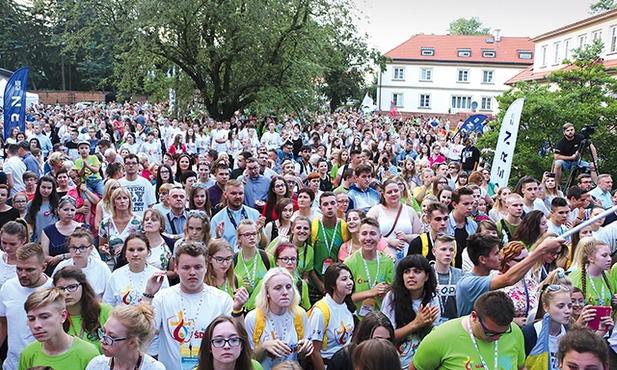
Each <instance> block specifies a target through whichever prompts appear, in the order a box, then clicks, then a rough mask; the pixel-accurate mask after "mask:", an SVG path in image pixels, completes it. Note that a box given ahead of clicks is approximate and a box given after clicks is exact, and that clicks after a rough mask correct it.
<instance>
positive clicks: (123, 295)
mask: <svg viewBox="0 0 617 370" xmlns="http://www.w3.org/2000/svg"><path fill="white" fill-rule="evenodd" d="M155 271H160V270H159V269H157V268H156V267H153V266H150V265H146V267H145V268H144V270H143V271H142V272H138V273H135V272H131V269H130V268H129V265H125V266H122V267H120V268H119V269H117V270H115V271H114V272H113V273H112V274H111V277H110V278H109V280H108V282H107V286H106V287H105V294H103V303H108V304H110V305H111V306H119V305H127V306H129V305H136V304H138V303H139V302H141V299H142V297H143V293H144V291H145V290H146V284H147V283H148V279H149V278H150V276H152V274H154V272H155ZM168 287H169V281H168V280H167V277H166V278H165V279H164V280H163V285H162V286H161V289H164V288H168ZM157 294H158V293H157Z"/></svg>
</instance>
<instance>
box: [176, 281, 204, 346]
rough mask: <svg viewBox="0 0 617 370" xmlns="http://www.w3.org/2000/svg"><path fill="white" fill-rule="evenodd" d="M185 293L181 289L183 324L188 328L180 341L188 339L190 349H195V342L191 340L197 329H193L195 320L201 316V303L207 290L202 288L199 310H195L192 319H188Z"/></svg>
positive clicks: (183, 341)
mask: <svg viewBox="0 0 617 370" xmlns="http://www.w3.org/2000/svg"><path fill="white" fill-rule="evenodd" d="M183 295H184V294H183V293H182V291H180V304H182V323H181V324H182V326H183V327H185V328H187V330H186V337H184V338H182V339H180V341H179V342H180V343H186V342H187V341H188V343H189V351H191V352H192V351H193V343H192V342H191V339H192V338H193V331H194V330H195V329H193V327H194V326H195V320H197V318H198V317H199V311H201V304H202V303H203V301H204V297H205V295H206V290H205V289H203V287H202V290H201V297H200V298H199V303H198V304H197V310H195V316H193V318H192V319H188V315H187V314H186V306H185V305H184V299H182V296H183Z"/></svg>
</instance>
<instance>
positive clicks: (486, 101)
mask: <svg viewBox="0 0 617 370" xmlns="http://www.w3.org/2000/svg"><path fill="white" fill-rule="evenodd" d="M480 109H481V110H493V98H491V97H490V96H485V97H482V104H481V105H480Z"/></svg>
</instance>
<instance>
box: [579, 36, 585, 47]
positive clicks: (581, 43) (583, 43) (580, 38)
mask: <svg viewBox="0 0 617 370" xmlns="http://www.w3.org/2000/svg"><path fill="white" fill-rule="evenodd" d="M586 44H587V35H580V36H579V37H578V47H579V48H582V47H584V46H585V45H586Z"/></svg>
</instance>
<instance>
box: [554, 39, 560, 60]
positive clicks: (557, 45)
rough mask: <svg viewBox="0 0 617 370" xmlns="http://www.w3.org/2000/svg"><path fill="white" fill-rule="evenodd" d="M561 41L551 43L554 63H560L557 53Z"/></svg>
mask: <svg viewBox="0 0 617 370" xmlns="http://www.w3.org/2000/svg"><path fill="white" fill-rule="evenodd" d="M560 44H561V42H556V43H554V44H553V63H554V64H559V63H561V58H560V55H559V46H560Z"/></svg>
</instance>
